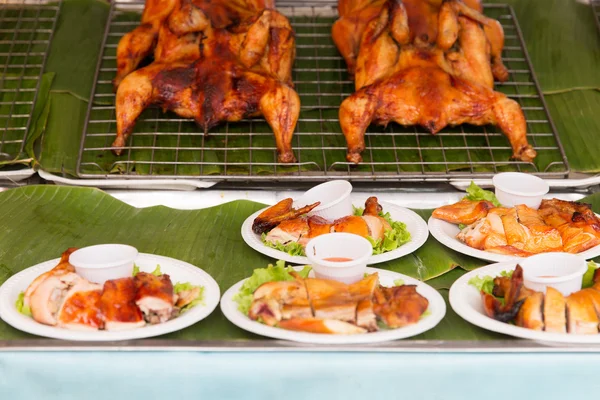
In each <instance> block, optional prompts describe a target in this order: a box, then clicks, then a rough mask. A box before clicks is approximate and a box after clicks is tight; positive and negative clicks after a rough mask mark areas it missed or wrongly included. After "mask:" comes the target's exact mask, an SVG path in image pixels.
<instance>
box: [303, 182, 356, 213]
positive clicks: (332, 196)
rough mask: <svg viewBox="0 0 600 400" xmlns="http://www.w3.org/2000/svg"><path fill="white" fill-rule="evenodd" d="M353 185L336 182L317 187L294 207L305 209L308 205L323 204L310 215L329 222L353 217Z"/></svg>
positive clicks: (308, 192)
mask: <svg viewBox="0 0 600 400" xmlns="http://www.w3.org/2000/svg"><path fill="white" fill-rule="evenodd" d="M351 192H352V185H351V184H350V182H348V181H344V180H336V181H329V182H325V183H322V184H320V185H317V186H315V187H313V188H311V189H309V190H307V191H306V192H305V193H304V194H303V195H302V196H300V197H299V198H298V199H296V200H295V201H294V207H295V208H299V207H304V206H306V205H308V204H313V203H316V202H317V201H319V202H321V204H319V205H318V206H317V207H315V208H314V209H313V210H311V212H309V213H308V215H318V216H320V217H323V218H325V219H327V220H329V221H334V220H336V219H338V218H342V217H345V216H348V215H352V199H351V198H350V193H351Z"/></svg>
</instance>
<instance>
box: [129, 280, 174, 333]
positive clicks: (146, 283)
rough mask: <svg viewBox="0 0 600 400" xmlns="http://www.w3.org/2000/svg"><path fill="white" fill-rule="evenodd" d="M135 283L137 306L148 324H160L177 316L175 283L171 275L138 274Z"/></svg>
mask: <svg viewBox="0 0 600 400" xmlns="http://www.w3.org/2000/svg"><path fill="white" fill-rule="evenodd" d="M133 281H134V283H135V289H136V295H135V304H136V305H137V306H138V307H139V308H140V310H141V311H142V313H143V314H144V319H145V320H146V321H147V322H149V323H151V324H160V323H163V322H166V321H168V320H169V319H171V318H172V317H173V316H175V314H176V308H175V304H174V294H173V283H172V282H171V278H169V275H167V274H162V275H160V276H156V275H154V274H149V273H146V272H138V273H137V274H136V276H135V277H134V278H133Z"/></svg>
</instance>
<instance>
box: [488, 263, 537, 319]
mask: <svg viewBox="0 0 600 400" xmlns="http://www.w3.org/2000/svg"><path fill="white" fill-rule="evenodd" d="M497 286H498V287H497ZM493 293H494V295H497V296H499V297H504V304H503V303H501V302H500V301H499V300H498V299H496V298H495V297H494V296H492V295H491V294H489V293H485V292H483V291H482V292H481V300H482V303H483V310H484V312H485V313H486V315H487V316H488V317H490V318H493V319H495V320H498V321H501V322H509V321H512V320H513V319H515V317H516V316H517V314H518V313H519V311H520V310H521V306H522V305H523V302H524V301H525V298H526V297H527V295H528V294H533V293H534V292H533V291H531V290H529V289H527V288H525V287H524V286H523V268H522V267H521V266H520V265H518V264H517V267H516V268H515V270H514V271H513V274H512V276H511V278H510V279H508V278H506V277H501V278H497V279H494V291H493Z"/></svg>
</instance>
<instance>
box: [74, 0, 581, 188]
mask: <svg viewBox="0 0 600 400" xmlns="http://www.w3.org/2000/svg"><path fill="white" fill-rule="evenodd" d="M277 4H278V7H279V10H280V11H281V12H282V13H284V14H286V15H287V16H288V17H289V18H290V21H291V23H292V26H293V27H294V29H295V31H296V43H297V57H296V63H295V68H294V75H293V77H294V81H295V85H296V90H297V91H298V93H299V95H300V97H301V101H302V111H301V114H300V119H299V121H298V125H297V128H296V133H295V137H294V153H295V154H296V157H297V159H298V163H296V164H291V165H290V164H288V165H285V164H277V163H276V151H275V143H274V140H273V137H272V132H271V129H270V128H269V126H268V125H267V124H266V122H264V120H260V119H255V120H247V121H242V122H239V123H231V124H230V123H224V124H221V125H220V126H218V127H216V128H214V129H213V130H211V132H209V134H208V135H206V136H205V135H204V134H203V133H202V130H201V129H200V128H199V127H197V126H196V125H195V124H194V123H193V122H191V121H189V120H186V119H183V118H180V117H178V116H176V115H175V114H172V113H166V114H163V113H162V112H161V111H160V110H159V109H158V108H150V109H147V110H146V111H145V112H144V113H143V114H142V115H141V117H140V118H139V120H138V123H137V125H136V130H135V132H134V134H133V136H132V138H131V139H130V140H129V143H128V147H126V148H125V151H124V152H123V155H122V156H121V157H116V156H114V155H113V154H112V153H111V152H110V144H111V143H112V140H113V138H114V135H115V129H116V123H115V109H114V103H113V102H114V93H113V92H112V87H111V79H112V78H113V76H114V74H115V71H116V63H115V54H116V47H117V44H118V41H119V39H120V38H121V37H122V35H123V34H124V33H125V32H128V31H130V30H132V29H133V28H135V27H136V26H137V25H138V23H139V12H140V11H141V10H142V8H143V2H142V3H137V4H133V5H132V4H131V3H119V2H116V3H113V5H112V8H111V13H110V17H109V23H108V24H107V28H106V35H105V39H104V44H103V48H102V54H101V58H100V60H99V64H98V73H97V80H96V83H95V86H94V89H93V99H94V102H93V104H90V108H89V110H88V115H87V121H86V125H85V132H84V134H83V137H82V142H81V151H80V154H79V161H78V167H77V172H78V176H79V177H81V178H98V177H105V178H124V177H127V178H152V177H155V178H197V177H201V178H203V179H216V180H235V181H242V180H243V181H246V180H272V181H273V180H274V181H277V180H287V181H290V180H292V181H293V180H324V179H335V178H340V177H343V178H346V179H351V180H355V181H373V180H395V181H398V179H402V180H428V179H430V180H448V179H450V178H472V177H486V176H490V175H492V174H494V173H496V172H502V171H524V172H531V173H535V174H537V175H540V176H545V177H566V176H567V175H568V172H569V170H568V165H567V161H566V158H565V155H564V151H563V149H562V146H561V144H560V142H559V140H558V136H557V134H556V130H555V127H554V125H553V123H552V121H551V119H550V115H549V113H548V111H547V107H546V104H545V102H544V99H543V97H542V94H541V91H540V88H539V85H538V83H537V80H536V78H535V75H534V73H533V70H532V67H531V63H530V61H529V57H528V55H527V53H526V50H525V46H524V43H523V39H522V35H521V32H520V30H519V27H518V25H517V21H516V18H515V15H514V13H513V11H512V9H511V8H510V7H509V6H506V5H490V6H486V9H485V12H486V14H487V15H488V16H490V17H494V18H496V19H498V20H499V21H500V22H501V23H502V25H503V27H504V30H505V34H506V43H505V48H504V54H503V55H504V60H505V63H506V65H507V67H508V68H509V70H510V79H509V81H508V82H505V83H502V84H500V83H498V84H497V85H496V90H498V91H501V92H503V93H505V94H507V95H508V96H509V97H511V98H513V99H515V100H516V101H518V102H519V104H520V105H521V107H522V109H523V111H524V113H525V116H526V119H527V123H528V132H529V140H530V142H532V144H533V146H534V147H535V148H536V150H537V151H538V158H537V159H536V162H535V164H534V163H525V162H516V161H510V160H509V158H510V155H511V154H512V152H511V148H510V145H509V142H508V140H507V139H506V138H505V137H504V135H503V134H502V133H501V132H500V131H499V130H498V129H497V128H495V127H492V126H486V127H474V126H467V125H463V126H459V127H455V128H446V129H444V130H443V131H442V132H440V133H439V134H437V135H435V136H434V135H431V134H429V133H428V132H426V131H425V130H423V129H421V128H419V127H402V126H399V125H396V124H390V125H388V126H387V127H386V128H382V127H377V126H372V127H370V128H369V130H368V131H367V136H366V144H367V148H366V150H365V151H364V153H363V157H364V162H363V163H362V164H361V165H359V166H353V165H350V164H349V163H347V162H346V161H345V151H346V142H345V140H344V137H343V134H342V133H341V129H340V126H339V122H338V108H339V105H340V103H341V101H342V100H343V99H344V98H345V97H347V96H348V95H350V94H351V93H352V92H353V82H352V81H350V80H349V78H348V76H347V73H346V66H345V63H344V61H343V60H342V59H341V57H340V56H339V53H338V51H337V49H336V48H335V46H334V44H333V41H332V39H331V36H330V35H331V25H332V24H333V22H334V21H335V19H336V17H337V12H336V9H335V6H334V5H332V4H333V3H332V2H331V1H313V2H311V3H307V2H302V3H300V4H302V6H301V7H299V6H298V4H299V2H287V4H288V5H290V6H289V7H286V4H285V1H283V2H282V1H279V2H278V3H277ZM291 4H294V5H295V6H291ZM132 10H133V11H134V12H132Z"/></svg>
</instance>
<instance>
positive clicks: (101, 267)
mask: <svg viewBox="0 0 600 400" xmlns="http://www.w3.org/2000/svg"><path fill="white" fill-rule="evenodd" d="M137 256H138V251H137V249H136V248H135V247H132V246H128V245H126V244H99V245H96V246H89V247H84V248H81V249H79V250H76V251H74V252H73V254H71V255H70V256H69V263H70V264H71V265H72V266H73V267H75V271H76V272H77V274H78V275H80V276H82V277H83V278H85V279H87V280H89V281H91V282H95V283H99V284H101V285H103V284H104V282H106V281H108V280H111V279H118V278H126V277H130V276H131V275H132V274H133V263H134V261H135V259H136V258H137Z"/></svg>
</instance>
